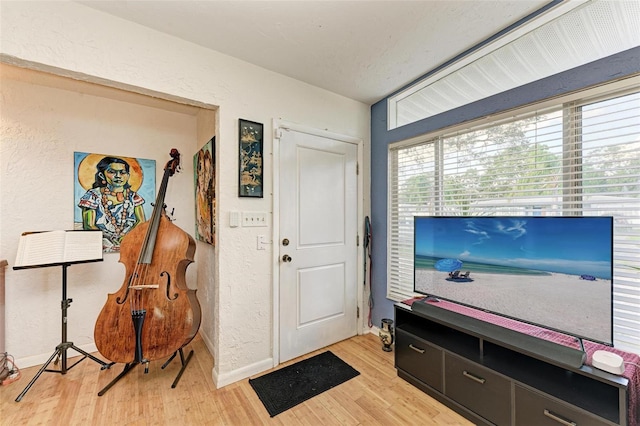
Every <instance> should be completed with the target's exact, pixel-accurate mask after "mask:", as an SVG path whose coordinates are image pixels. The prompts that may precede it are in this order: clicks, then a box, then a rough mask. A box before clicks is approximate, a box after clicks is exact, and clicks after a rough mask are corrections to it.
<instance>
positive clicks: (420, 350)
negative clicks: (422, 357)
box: [409, 343, 424, 354]
mask: <svg viewBox="0 0 640 426" xmlns="http://www.w3.org/2000/svg"><path fill="white" fill-rule="evenodd" d="M409 347H410V348H411V349H413V350H414V351H416V352H418V353H421V354H423V353H424V349H420V348H416V347H415V346H413V345H412V344H411V343H409Z"/></svg>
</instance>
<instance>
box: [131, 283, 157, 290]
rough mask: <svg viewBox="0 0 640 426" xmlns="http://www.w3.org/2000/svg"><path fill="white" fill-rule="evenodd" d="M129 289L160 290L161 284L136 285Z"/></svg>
mask: <svg viewBox="0 0 640 426" xmlns="http://www.w3.org/2000/svg"><path fill="white" fill-rule="evenodd" d="M129 288H130V289H131V290H148V289H156V288H160V284H136V285H130V286H129Z"/></svg>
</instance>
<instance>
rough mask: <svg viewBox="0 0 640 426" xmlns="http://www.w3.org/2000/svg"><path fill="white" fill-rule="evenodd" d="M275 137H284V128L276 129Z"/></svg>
mask: <svg viewBox="0 0 640 426" xmlns="http://www.w3.org/2000/svg"><path fill="white" fill-rule="evenodd" d="M274 136H275V139H282V129H275V135H274Z"/></svg>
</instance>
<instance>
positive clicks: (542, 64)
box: [388, 0, 640, 129]
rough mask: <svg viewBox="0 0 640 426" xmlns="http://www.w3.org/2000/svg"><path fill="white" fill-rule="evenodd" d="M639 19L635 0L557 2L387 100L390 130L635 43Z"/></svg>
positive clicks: (638, 41)
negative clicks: (529, 19)
mask: <svg viewBox="0 0 640 426" xmlns="http://www.w3.org/2000/svg"><path fill="white" fill-rule="evenodd" d="M576 5H578V7H576ZM567 9H570V10H567ZM638 22H640V2H638V1H623V0H620V1H608V0H592V1H589V2H567V3H564V4H561V5H559V6H558V7H556V8H554V9H551V10H550V11H549V12H548V13H546V14H541V15H540V16H538V17H537V18H535V19H533V20H531V21H528V22H527V23H525V24H524V25H522V26H520V27H518V28H516V29H514V30H513V31H511V32H509V33H507V34H505V35H503V36H501V37H500V38H497V39H496V40H494V41H492V42H491V43H489V44H487V45H485V46H483V47H482V48H480V49H478V50H476V51H474V52H472V53H470V54H469V55H467V56H465V57H463V58H461V59H460V60H458V61H456V62H454V63H453V64H450V65H449V66H447V67H446V68H444V69H442V70H440V71H439V72H437V73H435V74H433V75H431V76H428V77H427V78H426V79H425V80H423V81H421V82H419V83H417V84H415V85H413V86H412V87H410V88H408V89H406V90H404V91H402V92H401V93H399V94H397V95H395V96H394V97H392V98H390V99H389V103H388V113H389V120H388V123H389V129H394V128H396V127H400V126H403V125H405V124H409V123H413V122H415V121H418V120H422V119H425V118H428V117H431V116H434V115H436V114H439V113H442V112H445V111H448V110H451V109H453V108H457V107H460V106H462V105H466V104H469V103H471V102H474V101H477V100H480V99H483V98H486V97H488V96H492V95H495V94H497V93H500V92H504V91H506V90H509V89H513V88H515V87H518V86H522V85H523V84H527V83H530V82H533V81H536V80H540V79H542V78H545V77H548V76H551V75H554V74H557V73H559V72H562V71H566V70H568V69H571V68H574V67H577V66H580V65H584V64H587V63H589V62H592V61H595V60H597V59H600V58H604V57H606V56H609V55H613V54H615V53H618V52H622V51H624V50H627V49H631V48H633V47H636V46H638V45H640V25H638Z"/></svg>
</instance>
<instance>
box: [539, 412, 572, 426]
mask: <svg viewBox="0 0 640 426" xmlns="http://www.w3.org/2000/svg"><path fill="white" fill-rule="evenodd" d="M544 415H545V416H547V417H549V418H550V419H553V420H555V421H556V422H558V423H560V424H563V425H564V426H577V425H578V424H577V423H576V422H572V421H569V420H565V419H563V418H562V417H560V416H558V415H557V414H553V413H552V412H551V411H549V410H546V409H545V410H544Z"/></svg>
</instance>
